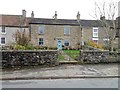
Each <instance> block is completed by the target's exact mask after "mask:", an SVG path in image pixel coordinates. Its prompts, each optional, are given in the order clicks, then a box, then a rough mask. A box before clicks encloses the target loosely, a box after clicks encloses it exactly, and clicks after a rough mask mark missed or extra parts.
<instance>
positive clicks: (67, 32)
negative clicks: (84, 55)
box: [64, 26, 70, 35]
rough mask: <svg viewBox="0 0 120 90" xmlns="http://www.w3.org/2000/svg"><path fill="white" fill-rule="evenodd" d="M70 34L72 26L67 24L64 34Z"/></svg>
mask: <svg viewBox="0 0 120 90" xmlns="http://www.w3.org/2000/svg"><path fill="white" fill-rule="evenodd" d="M69 34H70V27H69V26H65V27H64V35H69Z"/></svg>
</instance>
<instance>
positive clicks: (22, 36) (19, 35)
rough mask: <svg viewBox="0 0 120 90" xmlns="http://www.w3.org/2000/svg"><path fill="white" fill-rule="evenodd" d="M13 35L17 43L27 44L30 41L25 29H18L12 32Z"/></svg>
mask: <svg viewBox="0 0 120 90" xmlns="http://www.w3.org/2000/svg"><path fill="white" fill-rule="evenodd" d="M14 37H15V42H16V44H18V45H22V46H27V45H28V44H29V43H30V39H29V36H28V35H27V34H26V32H25V30H23V31H19V30H18V31H17V32H16V33H15V34H14Z"/></svg>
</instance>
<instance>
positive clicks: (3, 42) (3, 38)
mask: <svg viewBox="0 0 120 90" xmlns="http://www.w3.org/2000/svg"><path fill="white" fill-rule="evenodd" d="M5 43H6V39H5V37H1V44H2V45H5Z"/></svg>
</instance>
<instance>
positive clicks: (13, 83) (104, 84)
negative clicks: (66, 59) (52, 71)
mask: <svg viewBox="0 0 120 90" xmlns="http://www.w3.org/2000/svg"><path fill="white" fill-rule="evenodd" d="M2 88H118V78H86V79H85V78H83V79H49V80H48V79H47V80H7V81H2Z"/></svg>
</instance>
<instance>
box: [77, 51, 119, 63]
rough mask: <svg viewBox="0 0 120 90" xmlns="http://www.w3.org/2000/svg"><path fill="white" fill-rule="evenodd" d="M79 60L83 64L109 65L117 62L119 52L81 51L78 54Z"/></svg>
mask: <svg viewBox="0 0 120 90" xmlns="http://www.w3.org/2000/svg"><path fill="white" fill-rule="evenodd" d="M79 60H80V61H82V62H83V63H105V62H106V63H109V62H119V61H120V52H119V53H118V52H109V51H98V50H83V51H81V53H80V57H79Z"/></svg>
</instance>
